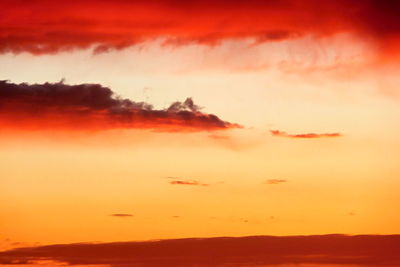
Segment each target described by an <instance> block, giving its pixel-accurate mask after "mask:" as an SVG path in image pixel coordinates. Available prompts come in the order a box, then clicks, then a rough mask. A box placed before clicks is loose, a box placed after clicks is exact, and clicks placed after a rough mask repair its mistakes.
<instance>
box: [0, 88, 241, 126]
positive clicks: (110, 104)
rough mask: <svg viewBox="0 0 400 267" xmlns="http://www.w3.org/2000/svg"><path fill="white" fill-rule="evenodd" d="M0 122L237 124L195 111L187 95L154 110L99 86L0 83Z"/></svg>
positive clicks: (41, 124) (196, 107) (104, 124)
mask: <svg viewBox="0 0 400 267" xmlns="http://www.w3.org/2000/svg"><path fill="white" fill-rule="evenodd" d="M0 126H1V127H2V128H3V129H6V128H11V129H21V130H46V129H51V130H57V129H61V130H64V129H68V130H109V129H152V130H156V131H165V132H185V131H191V132H193V131H213V130H223V129H229V128H237V127H240V126H239V125H237V124H232V123H229V122H225V121H222V120H221V119H219V118H218V117H217V116H215V115H213V114H206V113H203V112H201V111H200V110H199V107H198V106H197V105H195V104H194V103H193V100H192V99H191V98H187V99H186V100H185V101H184V102H175V103H172V104H171V105H170V106H169V107H168V108H166V109H161V110H156V109H153V107H152V106H151V105H150V104H148V103H144V102H134V101H131V100H129V99H122V98H120V97H118V96H115V94H114V93H113V91H112V90H111V89H109V88H107V87H103V86H101V85H99V84H80V85H67V84H64V83H63V82H59V83H44V84H26V83H21V84H14V83H10V82H7V81H0Z"/></svg>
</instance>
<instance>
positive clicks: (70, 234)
mask: <svg viewBox="0 0 400 267" xmlns="http://www.w3.org/2000/svg"><path fill="white" fill-rule="evenodd" d="M17 2H18V1H4V3H1V4H0V8H2V9H3V11H1V12H2V13H3V14H4V15H5V16H4V17H3V19H2V22H3V25H4V26H3V27H2V28H0V33H1V34H2V35H1V36H0V80H8V82H3V84H1V85H0V110H1V115H0V147H1V149H0V165H1V166H0V250H7V249H10V248H14V247H25V246H38V245H48V244H65V243H78V242H117V241H132V240H151V239H174V238H188V237H221V236H235V237H239V236H252V235H274V236H290V235H323V234H333V233H343V234H350V235H355V234H366V235H375V234H381V235H390V234H397V233H399V230H400V229H399V225H400V215H399V213H398V207H397V206H398V203H400V196H399V194H398V192H399V190H400V180H399V179H398V178H399V175H400V164H399V158H400V139H399V135H400V124H399V118H400V91H399V90H398V82H399V78H398V77H399V62H398V58H397V57H398V53H397V52H393V51H397V49H395V48H397V47H398V40H399V39H398V38H399V36H400V34H399V35H398V32H399V33H400V30H399V29H397V25H400V23H399V24H395V22H394V21H395V19H394V18H393V17H392V16H391V13H390V12H389V11H388V9H387V8H388V6H387V5H386V4H385V5H384V4H382V6H379V5H378V4H376V3H375V2H374V1H366V2H365V4H361V3H362V1H355V0H354V1H352V5H353V6H351V5H350V6H351V8H345V7H347V4H346V2H345V1H340V0H339V1H332V3H331V4H328V3H326V5H325V4H316V3H317V2H316V1H304V3H303V5H301V7H300V6H298V5H300V4H298V2H296V1H288V0H285V1H271V3H270V4H271V6H269V7H267V4H263V3H262V1H250V2H249V3H248V4H245V3H244V2H240V1H237V3H236V1H233V2H232V3H231V4H230V5H232V6H233V7H232V9H229V8H228V9H225V7H226V5H228V2H227V1H221V2H218V1H217V2H216V3H215V5H212V4H210V3H208V1H204V2H201V1H200V2H199V1H193V2H191V1H189V2H190V4H181V3H179V2H177V1H155V0H154V1H149V2H145V1H137V2H135V1H133V2H129V1H122V0H121V1H104V2H101V3H99V4H93V3H92V1H89V0H87V1H86V0H85V1H77V2H76V3H74V4H72V3H71V4H68V3H66V2H65V3H64V1H61V2H63V3H61V2H60V4H54V3H52V2H51V1H44V0H40V1H32V3H29V4H27V5H26V6H24V7H21V8H20V7H19V6H18V5H17V4H16V3H17ZM383 2H385V3H386V2H388V5H390V4H389V2H390V1H383ZM219 3H220V4H219ZM272 3H274V4H272ZM283 3H285V5H286V4H287V5H288V6H289V8H285V7H284V4H283ZM375 5H376V6H375ZM393 5H394V6H396V8H398V5H397V4H393ZM76 9H80V10H81V13H79V14H77V13H75V11H74V10H76ZM197 9H198V10H200V11H199V13H198V15H196V16H197V17H195V18H196V19H194V20H193V21H192V20H190V16H189V15H190V14H195V13H193V12H194V10H197ZM267 9H268V10H269V11H265V10H267ZM91 10H97V12H98V17H97V16H94V15H93V13H92V11H91ZM123 10H126V11H123ZM241 10H242V11H241ZM299 10H302V11H299ZM329 10H331V12H329ZM341 10H345V11H346V12H341ZM377 10H378V11H377ZM47 11H52V12H54V13H52V12H47ZM264 11H265V13H264ZM35 12H37V13H35ZM129 12H132V14H143V15H137V17H135V19H133V18H134V16H132V17H131V16H130V15H129V14H130V13H129ZM315 12H317V13H318V12H320V13H322V14H325V15H326V16H325V17H324V16H321V17H320V16H316V15H315V14H316V13H315ZM386 12H389V13H390V14H389V13H387V14H389V15H388V18H387V20H384V21H382V25H378V24H377V23H376V24H377V25H373V23H372V22H371V23H370V21H371V20H373V18H381V17H382V16H383V15H382V14H386ZM186 13H188V14H189V15H188V14H186ZM55 14H59V15H60V18H58V17H57V16H56V15H55ZM116 14H119V15H118V16H117V15H116ZM245 14H247V15H248V14H251V15H252V16H253V17H254V21H253V20H250V19H247V17H246V15H245ZM327 14H329V15H327ZM354 14H357V15H358V16H359V20H355V19H353V18H352V17H353V15H354ZM152 15H154V16H155V18H156V19H153V18H152ZM235 16H236V18H237V21H236V20H233V19H232V18H234V17H235ZM264 16H267V17H268V18H269V19H267V18H264ZM166 17H168V18H169V20H168V19H166ZM288 18H291V19H288ZM185 21H189V22H188V23H184V22H185ZM255 21H257V23H255ZM318 21H320V25H319V26H315V25H316V22H318ZM300 22H301V23H300ZM367 22H368V23H367ZM396 22H397V20H396ZM223 23H226V25H227V26H226V27H223V26H221V25H223ZM317 24H318V23H317ZM389 24H390V25H394V26H393V27H388V28H387V29H388V30H382V27H383V28H384V27H386V25H389ZM79 25H81V26H79ZM163 25H164V26H163ZM215 29H218V30H215ZM385 29H386V28H385ZM277 30H279V31H277ZM30 31H32V32H35V33H37V35H36V36H33V35H31V34H29V32H30ZM261 33H262V34H261ZM4 36H7V37H4ZM83 36H85V38H83ZM45 83H50V85H45ZM93 84H98V85H101V88H103V89H101V90H106V91H107V90H110V92H112V93H113V95H111V96H107V97H106V100H105V101H111V102H112V105H111V106H110V107H109V106H107V107H103V106H102V107H100V108H99V107H98V106H94V105H95V104H93V103H94V102H95V101H96V100H95V99H96V95H94V94H95V93H96V92H97V91H96V90H98V89H96V88H97V87H96V88H95V89H93V90H94V91H93V92H92V91H90V94H93V95H94V96H93V95H91V96H90V97H89V98H88V99H89V100H87V99H86V100H87V101H88V102H87V103H86V102H85V103H84V104H82V103H83V102H82V103H81V102H79V103H78V104H76V103H72V102H71V103H72V104H69V102H68V101H75V100H73V98H71V99H72V100H65V102H63V101H64V99H67V98H68V97H69V96H66V95H61V96H60V98H59V99H61V100H58V98H56V96H53V95H52V93H51V92H52V90H60V91H59V92H64V93H65V94H68V92H70V90H75V89H74V88H78V87H77V86H80V85H85V86H86V88H88V90H89V89H90V88H92V87H95V86H94V85H93ZM46 86H48V88H50V89H48V88H47V87H46ZM11 87H12V89H9V88H11ZM45 87H46V88H47V89H43V88H45ZM26 88H27V89H26ZM38 88H39V89H38ZM40 88H42V89H40ZM57 88H60V89H57ZM79 88H80V87H79ZM104 88H106V89H104ZM7 90H9V91H7ZM18 90H20V91H18ZM41 90H42V91H41ZM43 90H44V91H45V90H49V91H46V92H47V93H46V92H45V93H43V92H44V91H43ZM85 90H86V89H85ZM30 91H33V92H34V93H32V95H30V93H29V92H30ZM14 92H18V93H15V94H14ZM27 92H28V93H27ZM49 92H50V93H49ZM107 92H108V91H107ZM64 93H62V94H64ZM28 94H29V95H28ZM60 94H61V93H60ZM57 97H58V96H57ZM86 97H87V96H86ZM187 98H190V99H192V100H193V101H194V104H193V103H191V102H184V101H185V99H187ZM68 99H69V98H68ZM124 99H130V100H131V101H133V102H132V103H134V105H136V103H139V102H145V103H148V104H151V105H152V108H150V109H148V110H147V108H146V107H144V106H140V107H139V108H138V107H137V106H135V107H131V106H129V105H128V106H125V104H121V103H122V102H120V101H123V100H124ZM86 100H85V101H86ZM57 101H61V102H57ZM77 101H78V100H77ZM79 101H81V100H79ZM116 103H117V104H116ZM173 103H177V104H176V105H177V106H175V107H173V108H172V106H171V104H173ZM68 105H71V106H68ZM192 105H193V106H192ZM65 107H67V108H65ZM82 108H84V111H85V112H86V113H80V112H81V111H82ZM116 108H118V109H121V110H122V111H121V110H119V111H115V109H116ZM132 110H134V115H133V117H132V118H133V119H132V118H131V117H129V119H127V118H128V117H124V116H125V115H123V114H122V112H128V113H129V114H131V113H130V112H132ZM113 112H116V113H113ZM118 112H121V113H118ZM136 112H137V113H136ZM82 114H83V115H82ZM115 114H117V115H115ZM121 114H122V115H121ZM124 114H125V113H124ZM138 114H139V115H138ZM1 259H2V255H0V265H1V264H2V261H1ZM50 260H52V259H50ZM55 260H57V259H55ZM67 262H69V263H71V261H67ZM6 263H7V262H6V261H4V265H5V266H8V265H6ZM9 263H10V262H9ZM95 263H96V264H98V262H94V263H93V264H95ZM311 263H312V262H311ZM311 263H310V264H311ZM317 263H318V262H317ZM325 263H326V264H332V265H329V266H334V265H333V264H336V263H337V262H325ZM10 264H11V263H10ZM52 264H56V263H50V264H49V266H52ZM80 264H81V263H80ZM354 264H357V263H354ZM360 264H361V263H360ZM10 266H12V264H11V265H10ZM26 266H30V265H26ZM34 266H36V265H34ZM38 266H39V265H38ZM91 266H95V265H91ZM106 266H108V265H106ZM110 266H111V265H110ZM215 266H217V265H215ZM221 266H222V265H221ZM251 266H253V265H251ZM271 266H273V265H271ZM280 266H281V265H280ZM288 266H291V265H288ZM296 266H302V265H296ZM304 266H313V265H304ZM318 266H319V265H318ZM321 266H322V265H321ZM324 266H328V265H324ZM338 266H339V265H338ZM340 266H341V265H340ZM346 266H350V265H346ZM354 266H356V265H354ZM360 266H361V265H360ZM376 266H379V264H378V262H376Z"/></svg>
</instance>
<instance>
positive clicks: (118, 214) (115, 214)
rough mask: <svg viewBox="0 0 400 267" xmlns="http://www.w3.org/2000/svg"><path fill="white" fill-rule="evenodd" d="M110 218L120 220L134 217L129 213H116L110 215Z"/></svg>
mask: <svg viewBox="0 0 400 267" xmlns="http://www.w3.org/2000/svg"><path fill="white" fill-rule="evenodd" d="M110 216H112V217H120V218H126V217H133V215H132V214H129V213H114V214H110Z"/></svg>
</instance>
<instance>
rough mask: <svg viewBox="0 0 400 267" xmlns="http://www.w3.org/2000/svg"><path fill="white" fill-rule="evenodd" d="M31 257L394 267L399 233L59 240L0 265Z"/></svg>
mask: <svg viewBox="0 0 400 267" xmlns="http://www.w3.org/2000/svg"><path fill="white" fill-rule="evenodd" d="M35 260H36V261H37V260H53V261H58V262H65V263H67V264H69V265H78V264H106V265H110V266H115V267H116V266H119V267H121V266H210V267H211V266H221V265H224V266H225V265H227V266H232V265H235V266H236V265H239V266H241V265H246V266H261V265H263V266H264V265H272V264H277V265H278V264H332V265H333V264H337V265H343V266H351V265H357V266H366V267H367V266H371V267H372V266H378V265H382V266H383V265H384V266H399V265H400V235H357V236H347V235H319V236H280V237H276V236H253V237H236V238H232V237H216V238H188V239H171V240H159V241H142V242H118V243H95V244H92V243H78V244H59V245H49V246H38V247H27V248H18V249H12V250H8V251H4V252H0V264H16V265H17V264H21V263H29V262H31V261H35Z"/></svg>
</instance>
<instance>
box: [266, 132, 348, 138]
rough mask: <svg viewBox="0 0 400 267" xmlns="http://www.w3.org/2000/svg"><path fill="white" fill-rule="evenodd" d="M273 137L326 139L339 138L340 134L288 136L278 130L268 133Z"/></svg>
mask: <svg viewBox="0 0 400 267" xmlns="http://www.w3.org/2000/svg"><path fill="white" fill-rule="evenodd" d="M270 132H271V134H272V135H273V136H280V137H289V138H309V139H311V138H326V137H340V136H342V134H340V133H322V134H317V133H305V134H288V133H286V132H282V131H278V130H271V131H270Z"/></svg>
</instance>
